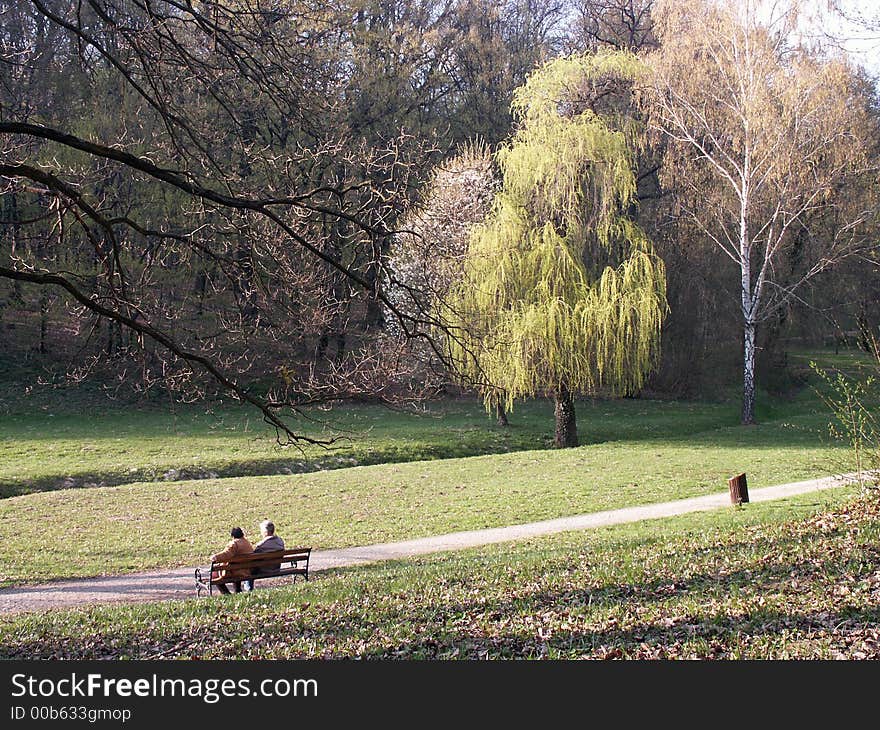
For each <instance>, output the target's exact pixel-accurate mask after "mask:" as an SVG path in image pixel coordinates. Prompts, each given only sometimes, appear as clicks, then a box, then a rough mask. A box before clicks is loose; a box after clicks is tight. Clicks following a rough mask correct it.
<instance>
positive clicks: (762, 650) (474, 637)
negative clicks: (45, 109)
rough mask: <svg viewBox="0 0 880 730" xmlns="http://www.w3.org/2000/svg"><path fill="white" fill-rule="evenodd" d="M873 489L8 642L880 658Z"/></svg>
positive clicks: (424, 561) (48, 653) (230, 653)
mask: <svg viewBox="0 0 880 730" xmlns="http://www.w3.org/2000/svg"><path fill="white" fill-rule="evenodd" d="M878 544H880V500H878V497H877V494H876V493H874V494H871V495H868V496H859V495H858V494H857V493H856V490H855V488H852V487H850V488H842V489H836V490H832V491H829V492H823V493H820V494H811V495H810V494H808V495H801V496H799V497H795V498H791V499H788V500H783V501H779V502H773V503H760V504H750V505H746V506H744V507H743V508H739V509H737V508H733V507H731V508H728V509H722V510H717V511H714V512H708V513H697V514H691V515H684V516H681V517H676V518H669V519H663V520H651V521H646V522H642V523H636V524H630V525H620V526H615V527H608V528H601V529H597V530H591V531H586V532H576V533H566V534H562V535H554V536H548V537H544V538H538V539H533V540H530V541H527V542H523V543H511V544H504V545H497V546H491V547H483V548H480V549H473V550H467V551H463V552H457V553H447V554H440V555H435V556H428V557H423V558H419V559H414V560H409V561H401V562H394V563H383V564H377V565H374V566H364V567H357V568H349V569H344V570H337V571H330V572H327V573H319V574H315V576H314V579H313V580H312V581H310V582H309V583H298V584H296V585H287V586H284V587H278V588H272V589H258V590H256V591H255V592H254V593H252V594H242V595H240V596H232V597H214V598H211V599H204V598H203V599H192V600H186V601H175V602H166V603H157V604H139V605H131V606H120V607H95V608H91V609H76V610H53V611H47V612H42V613H36V614H24V615H19V616H12V617H4V618H0V657H3V658H22V657H24V658H28V659H52V658H64V659H122V658H131V659H147V658H154V657H162V658H169V659H190V658H200V659H212V658H236V659H285V658H345V657H349V658H368V659H369V658H391V659H409V658H427V659H432V658H439V659H478V658H548V659H557V658H647V659H657V658H700V659H706V658H712V659H740V658H747V659H790V658H809V659H814V658H823V659H832V658H849V659H864V658H880V629H878V621H880V608H878V606H880V550H878V547H877V546H878Z"/></svg>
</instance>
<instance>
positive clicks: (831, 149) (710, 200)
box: [645, 0, 877, 424]
mask: <svg viewBox="0 0 880 730" xmlns="http://www.w3.org/2000/svg"><path fill="white" fill-rule="evenodd" d="M654 21H655V32H656V33H657V36H658V39H659V42H660V48H659V49H658V50H656V51H654V52H653V53H651V54H650V55H649V56H648V57H647V63H648V65H649V67H650V69H651V77H650V82H649V85H648V90H647V93H646V95H645V100H646V103H647V107H648V111H649V114H650V118H651V127H652V129H653V130H654V131H655V132H656V133H657V134H658V137H659V138H660V141H662V143H663V145H664V148H665V152H664V164H663V169H662V173H661V181H662V182H663V184H664V186H665V187H666V188H667V189H669V190H670V191H672V192H673V193H674V195H675V200H676V204H675V206H674V210H675V214H676V215H681V216H684V217H686V218H687V219H689V220H690V221H691V222H692V223H693V224H694V225H695V226H696V227H697V229H698V230H699V231H701V232H702V234H703V235H705V236H706V237H707V238H708V239H710V240H711V241H712V242H713V244H714V245H715V247H716V248H717V250H718V251H719V252H720V253H722V254H723V255H724V256H725V257H726V258H727V259H729V260H730V261H731V262H732V263H733V264H734V265H735V266H736V267H738V269H739V279H740V287H739V306H740V307H741V312H742V327H743V398H742V422H743V423H744V424H752V423H754V422H755V399H756V382H755V365H756V334H757V329H758V326H759V325H760V323H761V322H762V321H764V320H766V319H767V318H768V317H769V316H770V315H771V314H773V313H774V311H776V310H777V309H778V308H779V307H781V306H785V305H786V304H788V303H790V302H791V300H792V299H793V298H795V297H797V296H798V289H799V288H800V287H802V286H803V284H805V283H806V282H807V281H809V280H810V279H812V278H813V277H814V276H816V275H817V274H819V273H820V272H822V271H825V270H827V269H829V267H831V266H833V265H834V264H835V263H836V262H838V261H840V260H841V259H842V258H843V257H846V256H850V255H853V254H855V253H858V252H859V251H860V250H862V249H863V248H864V247H866V246H867V245H868V242H869V236H868V233H869V232H870V224H871V222H872V219H874V218H876V212H875V210H874V208H875V205H876V202H875V200H872V195H871V194H869V191H870V189H871V188H872V186H873V188H876V182H877V176H876V170H874V171H873V172H872V171H871V170H870V164H869V161H868V160H869V157H870V156H869V149H870V146H871V136H872V124H871V121H870V114H869V111H868V97H867V95H866V93H865V92H864V84H863V83H862V82H861V81H860V79H859V78H858V76H857V74H856V73H855V71H854V69H853V67H852V66H851V65H849V64H848V63H847V61H846V60H845V58H843V57H834V56H831V55H827V54H825V53H823V50H822V49H821V48H818V47H816V46H815V45H813V46H810V47H807V46H806V45H804V44H803V43H802V42H801V41H800V40H799V38H800V36H799V34H798V18H797V7H796V5H795V4H793V3H791V4H784V3H778V2H777V3H767V2H762V1H761V0H658V1H657V2H656V3H655V5H654ZM829 231H830V232H829ZM795 247H796V248H797V252H796V256H793V255H792V252H793V251H794V248H795ZM795 264H796V265H795Z"/></svg>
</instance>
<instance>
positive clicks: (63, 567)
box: [0, 388, 849, 585]
mask: <svg viewBox="0 0 880 730" xmlns="http://www.w3.org/2000/svg"><path fill="white" fill-rule="evenodd" d="M20 411H21V408H19V415H18V416H12V417H8V418H6V419H4V424H3V429H5V433H6V438H4V439H3V441H2V444H3V445H2V452H0V453H2V455H3V458H2V459H0V464H2V469H3V470H5V473H6V474H7V477H6V478H7V479H9V480H12V482H14V479H15V478H16V477H15V474H17V473H19V470H20V471H21V472H22V473H26V474H29V475H30V476H29V477H28V479H45V478H48V476H50V475H55V477H57V476H59V475H60V474H63V473H67V472H66V471H64V470H69V469H72V467H71V466H70V465H71V463H72V462H71V461H70V459H73V458H75V457H76V458H80V459H81V463H80V466H79V467H78V468H80V469H81V470H83V471H82V473H86V472H91V473H97V472H98V471H100V470H101V469H102V468H105V467H106V465H107V464H110V463H116V464H119V465H123V464H128V465H130V466H129V467H128V469H129V470H134V469H138V470H140V469H142V468H144V466H143V465H144V464H145V463H148V462H149V460H150V459H152V458H160V457H157V456H156V455H155V454H154V451H155V452H156V453H159V454H161V459H165V460H167V461H166V462H164V463H167V464H169V465H171V466H169V468H174V469H182V468H183V466H184V464H187V463H189V462H191V461H192V460H194V459H195V458H196V457H195V456H193V455H194V454H197V455H198V457H197V458H198V459H199V460H200V462H201V463H209V464H217V463H219V462H218V461H217V460H218V459H227V460H231V461H229V463H233V462H234V461H235V459H236V458H240V461H239V462H235V463H237V464H239V466H241V465H253V464H254V463H255V461H254V455H253V454H254V452H249V451H247V449H248V448H250V447H249V446H248V445H249V444H251V445H252V444H254V443H257V444H258V446H253V448H254V449H263V450H264V451H265V453H266V454H271V453H272V450H273V449H275V452H276V453H277V448H276V447H274V446H272V445H270V444H269V443H267V442H268V439H265V438H264V439H263V440H262V442H260V441H257V440H255V438H254V437H253V435H252V434H250V432H249V431H248V430H247V428H246V424H245V425H243V424H242V422H241V421H234V420H233V419H231V417H228V416H223V418H229V419H230V420H227V421H224V422H225V423H227V424H228V429H229V430H228V432H227V431H224V430H222V429H221V430H218V432H217V433H216V434H214V435H211V431H210V430H208V429H207V424H208V423H209V422H210V419H209V420H204V419H205V418H208V417H207V416H204V415H202V416H197V415H196V414H194V413H191V414H190V416H189V420H186V421H185V426H181V425H180V424H181V423H182V422H183V419H181V417H180V416H177V417H176V420H175V418H168V417H167V415H166V416H164V418H165V420H162V418H163V416H162V414H160V413H156V412H151V413H149V414H148V415H149V418H147V417H144V418H141V416H140V414H138V413H136V412H132V411H124V412H113V411H110V412H106V413H100V414H95V415H94V416H93V417H92V418H91V419H88V420H87V419H85V418H84V417H83V415H82V413H81V411H80V412H77V413H66V414H65V413H63V412H61V410H60V409H59V414H57V415H55V416H54V418H57V419H60V420H58V421H53V423H54V424H55V426H56V427H54V428H53V429H50V430H49V431H46V430H45V428H44V429H43V430H42V431H41V430H40V429H38V428H37V426H36V422H34V423H33V424H32V426H30V427H28V426H27V425H26V424H27V423H28V422H29V421H28V419H36V418H37V417H36V416H34V415H30V414H28V415H23V414H21V413H20ZM578 413H579V425H580V431H581V437H582V441H583V444H584V445H583V446H581V447H580V448H577V449H566V450H555V449H549V448H546V441H547V440H548V439H549V429H550V428H551V427H552V417H551V411H550V406H549V405H548V404H546V403H539V402H536V403H528V404H525V405H524V406H523V407H522V408H519V409H517V411H516V413H515V421H514V425H513V426H512V427H511V428H510V429H499V428H497V427H495V426H492V425H491V422H490V421H489V420H488V419H487V417H486V416H485V414H484V413H482V412H481V411H480V410H479V407H478V406H477V405H476V404H473V403H462V402H454V403H443V404H438V405H435V406H434V410H433V411H432V412H431V414H430V415H422V416H416V415H407V414H399V413H390V412H388V411H386V410H383V409H379V408H375V407H368V406H359V407H348V408H345V409H341V410H340V411H339V412H338V414H337V416H336V417H337V418H338V419H339V420H341V421H344V422H345V423H346V424H347V426H348V427H349V428H350V429H353V428H354V424H357V423H360V424H361V432H362V434H363V436H362V437H361V438H359V439H356V440H355V441H353V442H352V443H351V444H350V445H349V446H348V447H346V448H342V449H340V450H339V451H338V452H335V453H334V454H333V455H332V456H331V455H328V454H323V455H322V456H321V458H322V459H332V460H333V462H332V467H333V468H326V467H324V468H322V469H321V470H320V471H314V470H312V471H308V470H306V469H305V467H303V471H304V473H294V474H281V475H277V474H276V475H271V476H256V477H253V476H252V477H240V478H225V479H223V478H217V479H200V480H189V481H187V480H183V481H174V480H171V479H169V480H164V479H163V480H162V481H158V482H144V481H133V483H129V484H120V485H117V486H106V487H91V488H76V489H73V488H71V489H55V490H52V491H43V492H36V493H30V494H22V495H20V496H15V497H10V498H7V499H0V541H2V544H3V545H4V551H3V552H4V554H3V556H2V557H0V585H10V584H18V583H23V582H30V581H40V580H46V579H51V578H62V577H76V576H92V575H101V574H108V573H120V572H132V571H138V570H142V569H148V568H154V567H166V566H178V565H195V564H200V563H202V562H203V561H204V560H205V559H206V557H207V556H208V555H210V554H211V553H212V552H214V551H216V550H217V549H218V548H219V547H220V546H222V545H223V544H224V543H225V542H226V540H227V535H228V530H229V527H230V526H232V525H235V524H238V525H241V526H243V527H244V529H245V531H246V532H247V533H249V534H255V533H256V525H257V523H258V522H259V521H260V520H262V519H263V518H265V517H267V516H269V517H271V518H272V519H274V520H275V522H276V524H277V525H278V529H279V533H280V534H281V535H282V537H284V538H285V539H286V540H287V541H288V542H289V543H291V544H292V543H299V544H309V545H312V546H313V547H314V548H315V549H327V548H335V547H347V546H352V545H360V544H369V543H374V542H383V541H389V540H399V539H407V538H415V537H423V536H428V535H436V534H441V533H445V532H450V531H456V530H468V529H478V528H483V527H497V526H501V525H508V524H516V523H521V522H527V521H532V520H541V519H548V518H553V517H560V516H565V515H572V514H579V513H584V512H593V511H597V510H604V509H612V508H616V507H625V506H630V505H634V504H644V503H649V502H656V501H666V500H671V499H678V498H685V497H692V496H697V495H701V494H707V493H712V492H718V491H723V490H724V489H726V479H727V478H728V477H729V476H731V475H733V474H735V473H738V472H740V471H745V472H746V473H747V474H748V477H749V484H750V486H751V487H753V488H757V487H761V486H768V485H771V484H779V483H784V482H789V481H796V480H800V479H805V478H809V477H812V476H820V475H825V474H828V473H834V472H841V471H845V470H847V469H848V468H849V464H848V463H847V457H848V450H847V449H846V447H845V446H843V445H842V444H839V443H832V442H830V441H829V440H828V438H827V436H826V435H825V434H826V426H827V422H828V419H829V416H828V413H827V412H826V411H825V409H824V406H822V404H821V402H820V401H819V400H818V399H817V398H816V396H815V394H814V393H813V392H812V391H811V390H810V389H809V388H807V389H804V390H802V391H801V392H800V393H799V394H798V395H797V396H796V397H793V398H788V399H776V400H771V399H769V398H764V399H763V401H762V408H761V411H760V416H761V419H760V420H761V423H760V425H758V426H754V427H748V428H744V427H742V426H739V425H737V415H738V414H737V409H736V408H735V405H734V404H731V403H688V402H668V401H656V400H643V399H627V400H618V401H601V400H596V401H590V402H583V403H581V404H579V411H578ZM214 417H219V416H216V415H215V416H214ZM237 418H240V419H246V418H247V416H245V415H244V413H242V412H239V413H238V416H237ZM16 419H18V420H16ZM22 419H23V420H22ZM44 421H45V419H44ZM175 424H176V425H175ZM175 429H176V430H175ZM151 444H152V445H151ZM529 445H530V446H531V447H532V450H525V447H526V446H529ZM535 446H538V447H539V448H537V449H535V448H534V447H535ZM127 449H130V450H127ZM392 450H393V453H392ZM484 452H488V453H484ZM77 453H78V454H79V456H76V454H77ZM460 453H465V454H468V453H477V454H481V455H478V456H455V457H454V458H442V459H438V458H436V457H437V456H438V455H449V456H450V457H451V456H452V455H455V454H460ZM16 454H18V456H16ZM389 454H390V456H389ZM429 454H430V455H432V456H433V457H434V458H433V459H432V460H428V461H418V460H416V459H419V458H425V456H427V455H429ZM267 458H268V457H267ZM271 458H276V457H274V456H273V457H271ZM285 458H290V457H285ZM373 458H375V459H377V460H382V461H389V462H391V463H381V464H373V465H356V464H361V463H362V462H363V461H369V460H371V459H373ZM114 460H115V461H114ZM307 461H308V457H306V458H305V459H301V460H300V463H301V464H305V463H306V462H307ZM154 463H159V462H154ZM311 468H312V469H316V468H318V467H317V466H316V465H315V463H312V464H311ZM139 473H140V472H139V471H138V472H136V471H131V473H129V474H128V479H129V480H136V479H138V476H139ZM178 476H179V475H178ZM12 482H11V483H12ZM14 483H15V484H16V485H17V486H16V487H15V488H17V489H21V488H22V487H21V485H22V484H23V482H21V481H19V482H14ZM62 557H63V558H64V560H63V561H62V560H61V558H62Z"/></svg>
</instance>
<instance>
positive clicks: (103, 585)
mask: <svg viewBox="0 0 880 730" xmlns="http://www.w3.org/2000/svg"><path fill="white" fill-rule="evenodd" d="M853 480H854V475H852V474H845V475H842V476H839V477H824V478H821V479H810V480H808V481H803V482H793V483H791V484H780V485H778V486H775V487H763V488H761V489H753V490H749V501H750V502H766V501H769V500H774V499H782V498H784V497H790V496H792V495H795V494H804V493H806V492H814V491H818V490H821V489H831V488H833V487H839V486H842V485H843V484H846V483H849V482H852V481H853ZM725 506H727V507H729V506H730V493H729V492H723V493H718V494H709V495H706V496H703V497H692V498H690V499H679V500H676V501H674V502H661V503H658V504H645V505H641V506H638V507H625V508H623V509H614V510H607V511H605V512H593V513H591V514H584V515H575V516H573V517H560V518H558V519H553V520H544V521H542V522H530V523H528V524H524V525H511V526H509V527H494V528H489V529H485V530H470V531H467V532H453V533H450V534H448V535H438V536H437V537H424V538H419V539H417V540H404V541H402V542H389V543H384V544H380V545H367V546H364V547H352V548H341V549H338V550H320V551H314V552H313V553H312V555H311V559H310V561H309V572H310V573H312V572H318V571H321V570H327V569H329V568H342V567H346V566H350V565H361V564H364V563H375V562H378V561H382V560H394V559H398V558H407V557H411V556H413V555H424V554H427V553H438V552H444V551H447V550H462V549H464V548H469V547H476V546H479V545H490V544H492V543H499V542H510V541H513V540H522V539H525V538H530V537H536V536H539V535H550V534H553V533H557V532H568V531H571V530H588V529H590V528H593V527H602V526H605V525H619V524H623V523H625V522H637V521H639V520H647V519H654V518H658V517H672V516H675V515H681V514H685V513H687V512H702V511H707V510H713V509H719V508H721V507H725ZM194 567H195V566H193V567H192V568H174V569H166V570H157V571H150V572H146V573H134V574H132V573H129V574H128V575H117V576H109V577H104V578H82V579H77V580H65V581H55V582H52V583H46V584H43V585H36V586H19V587H16V588H6V589H2V590H0V613H7V614H8V613H19V612H23V611H42V610H45V609H50V608H72V607H76V606H88V605H93V604H97V603H117V604H118V603H136V602H140V601H164V600H173V599H186V598H189V599H192V598H194V597H195V589H194V582H193V571H194ZM257 586H258V587H259V583H258V584H257Z"/></svg>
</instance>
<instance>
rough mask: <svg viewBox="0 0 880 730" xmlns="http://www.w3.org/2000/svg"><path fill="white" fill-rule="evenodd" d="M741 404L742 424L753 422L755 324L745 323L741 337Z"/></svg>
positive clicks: (746, 424) (747, 424)
mask: <svg viewBox="0 0 880 730" xmlns="http://www.w3.org/2000/svg"><path fill="white" fill-rule="evenodd" d="M743 340H744V342H743V345H744V347H743V402H742V422H743V425H744V426H749V425H751V424H753V423H754V422H755V323H754V322H746V323H745V327H744V337H743Z"/></svg>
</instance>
